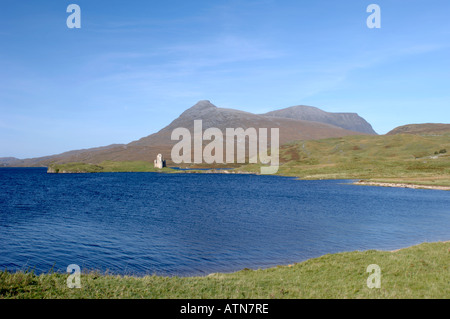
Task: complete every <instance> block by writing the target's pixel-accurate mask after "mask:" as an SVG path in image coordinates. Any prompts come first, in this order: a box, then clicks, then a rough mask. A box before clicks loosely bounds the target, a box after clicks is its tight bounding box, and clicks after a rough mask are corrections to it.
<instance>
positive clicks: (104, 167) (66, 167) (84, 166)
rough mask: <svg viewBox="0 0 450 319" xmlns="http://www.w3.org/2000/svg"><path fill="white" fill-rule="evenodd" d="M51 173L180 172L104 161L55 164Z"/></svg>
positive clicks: (138, 162)
mask: <svg viewBox="0 0 450 319" xmlns="http://www.w3.org/2000/svg"><path fill="white" fill-rule="evenodd" d="M48 172H49V173H125V172H162V173H177V172H179V171H177V170H173V169H171V168H168V167H165V168H163V169H159V168H154V166H153V163H150V162H145V161H122V162H116V161H103V162H101V163H99V164H88V163H67V164H53V165H50V166H49V168H48Z"/></svg>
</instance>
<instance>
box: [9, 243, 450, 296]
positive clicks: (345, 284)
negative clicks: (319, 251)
mask: <svg viewBox="0 0 450 319" xmlns="http://www.w3.org/2000/svg"><path fill="white" fill-rule="evenodd" d="M370 264H377V265H379V266H380V268H381V288H380V289H376V288H374V289H369V288H368V287H367V278H368V276H369V273H367V272H366V269H367V266H368V265H370ZM449 265H450V243H449V242H438V243H423V244H420V245H417V246H414V247H410V248H406V249H402V250H399V251H396V252H387V251H375V250H369V251H364V252H359V251H355V252H346V253H339V254H329V255H325V256H322V257H319V258H314V259H310V260H307V261H305V262H302V263H298V264H294V265H289V266H279V267H275V268H270V269H259V270H242V271H239V272H235V273H230V274H212V275H209V276H205V277H160V276H145V277H132V276H111V275H101V274H99V273H92V272H91V273H87V274H81V285H82V287H81V288H80V289H69V288H68V287H67V284H66V280H67V277H68V274H60V273H49V274H43V275H39V276H37V275H35V274H33V273H30V272H17V273H9V272H7V271H3V272H0V298H88V299H97V298H100V299H113V298H157V299H161V298H164V299H169V298H170V299H177V298H186V299H210V298H220V299H222V298H244V299H253V298H264V299H266V298H288V299H297V298H446V299H449V298H450V268H449Z"/></svg>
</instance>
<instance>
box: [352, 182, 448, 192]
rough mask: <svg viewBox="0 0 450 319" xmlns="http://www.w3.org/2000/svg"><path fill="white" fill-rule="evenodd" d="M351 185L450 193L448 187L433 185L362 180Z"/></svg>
mask: <svg viewBox="0 0 450 319" xmlns="http://www.w3.org/2000/svg"><path fill="white" fill-rule="evenodd" d="M353 185H362V186H380V187H396V188H412V189H433V190H442V191H450V186H437V185H436V186H433V185H420V184H406V183H393V182H371V181H364V180H360V181H357V182H354V183H353Z"/></svg>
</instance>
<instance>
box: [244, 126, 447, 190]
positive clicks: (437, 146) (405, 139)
mask: <svg viewBox="0 0 450 319" xmlns="http://www.w3.org/2000/svg"><path fill="white" fill-rule="evenodd" d="M447 150H448V151H449V152H447ZM444 151H445V152H444ZM280 162H281V165H280V168H279V170H278V174H279V175H284V176H296V177H299V178H300V179H364V180H368V181H377V182H389V183H409V184H420V185H430V186H433V185H436V186H450V133H446V134H442V135H423V136H421V135H411V134H399V135H382V136H362V135H361V136H347V137H343V138H329V139H323V140H315V141H296V142H293V143H289V144H285V145H283V146H282V147H281V149H280ZM240 169H241V170H246V171H253V172H258V171H259V165H245V166H243V167H241V168H240Z"/></svg>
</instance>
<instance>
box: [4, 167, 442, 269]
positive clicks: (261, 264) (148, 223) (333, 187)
mask: <svg viewBox="0 0 450 319" xmlns="http://www.w3.org/2000/svg"><path fill="white" fill-rule="evenodd" d="M347 183H349V181H299V180H295V179H294V178H288V177H279V176H254V175H226V174H158V173H101V174H46V170H45V169H41V168H34V169H31V168H4V169H0V243H1V244H0V268H1V269H4V268H5V267H7V269H10V270H20V269H21V270H26V269H28V268H30V269H33V268H34V269H35V271H36V272H37V273H40V272H48V271H49V270H50V269H51V268H52V267H53V266H54V270H56V271H63V272H65V270H66V267H67V266H68V265H69V264H78V265H79V266H80V267H81V269H82V270H89V269H95V270H100V271H109V272H112V273H120V274H134V275H145V274H160V275H185V276H186V275H203V274H208V273H212V272H229V271H235V270H240V269H242V268H246V267H247V268H255V269H256V268H265V267H270V266H274V265H279V264H287V263H292V262H299V261H302V260H305V259H308V258H311V257H317V256H320V255H323V254H326V253H334V252H342V251H353V250H366V249H383V250H392V249H397V248H402V247H406V246H411V245H414V244H418V243H421V242H424V241H439V240H450V192H446V191H435V190H414V189H402V188H398V189H397V188H384V187H368V186H355V185H350V184H347Z"/></svg>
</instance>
